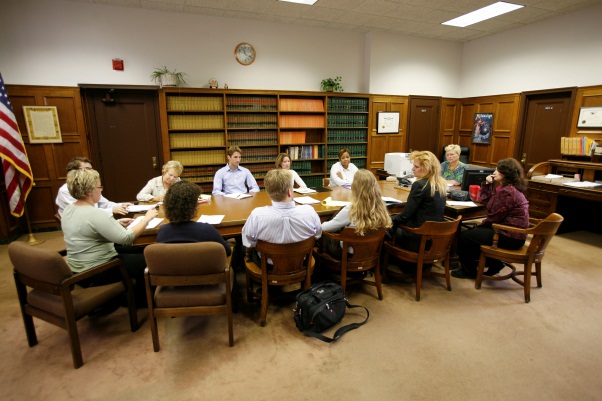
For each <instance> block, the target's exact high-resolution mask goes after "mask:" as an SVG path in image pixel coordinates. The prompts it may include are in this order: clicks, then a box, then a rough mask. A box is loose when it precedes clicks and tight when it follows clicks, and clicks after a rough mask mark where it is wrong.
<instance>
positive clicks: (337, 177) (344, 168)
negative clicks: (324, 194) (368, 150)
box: [329, 148, 357, 188]
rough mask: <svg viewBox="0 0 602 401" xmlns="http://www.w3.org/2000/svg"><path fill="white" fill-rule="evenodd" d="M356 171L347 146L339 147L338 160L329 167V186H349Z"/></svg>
mask: <svg viewBox="0 0 602 401" xmlns="http://www.w3.org/2000/svg"><path fill="white" fill-rule="evenodd" d="M356 172H357V167H356V166H355V164H353V163H351V151H350V150H349V149H347V148H341V149H339V161H338V162H336V163H335V164H333V165H332V167H331V168H330V184H329V186H331V187H345V188H351V183H352V182H353V176H354V175H355V173H356Z"/></svg>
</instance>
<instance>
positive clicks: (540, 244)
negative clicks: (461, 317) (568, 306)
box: [475, 213, 564, 303]
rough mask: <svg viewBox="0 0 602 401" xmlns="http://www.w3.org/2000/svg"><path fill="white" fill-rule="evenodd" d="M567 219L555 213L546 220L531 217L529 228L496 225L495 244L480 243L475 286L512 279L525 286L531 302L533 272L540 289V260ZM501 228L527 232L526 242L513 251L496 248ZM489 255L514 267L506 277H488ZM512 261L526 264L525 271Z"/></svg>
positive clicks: (494, 225)
mask: <svg viewBox="0 0 602 401" xmlns="http://www.w3.org/2000/svg"><path fill="white" fill-rule="evenodd" d="M563 220H564V218H563V217H562V216H561V215H559V214H557V213H552V214H550V215H549V216H548V217H546V218H545V219H534V218H531V219H529V222H530V227H529V228H517V227H511V226H505V225H502V224H493V229H494V230H495V234H494V236H493V244H492V245H481V256H480V258H479V265H478V267H477V278H476V281H475V288H476V289H477V290H480V289H481V283H482V282H483V279H485V280H494V281H500V280H508V279H511V280H513V281H514V282H516V283H518V284H520V285H521V286H523V287H524V293H525V302H527V303H528V302H530V301H531V275H532V274H535V278H536V280H537V287H539V288H541V286H542V284H541V261H542V259H543V257H544V255H545V252H546V247H547V246H548V244H549V243H550V241H551V239H552V237H554V235H555V234H556V231H558V227H560V224H561V223H562V222H563ZM499 230H507V231H514V232H520V233H525V234H527V236H528V237H527V242H526V243H525V245H523V247H522V248H520V249H516V250H511V249H502V248H498V247H497V243H498V239H499V233H498V232H499ZM487 258H493V259H498V260H501V261H502V262H505V263H504V264H505V265H506V266H508V267H510V269H511V270H512V271H511V272H510V273H509V274H506V275H504V276H486V275H483V270H484V268H485V261H486V259H487ZM512 263H520V264H523V265H524V269H523V271H516V267H514V265H512ZM533 264H535V271H534V272H533V271H531V268H532V266H533ZM521 275H522V276H524V280H521V279H519V278H518V277H517V276H521Z"/></svg>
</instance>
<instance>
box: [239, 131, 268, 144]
mask: <svg viewBox="0 0 602 401" xmlns="http://www.w3.org/2000/svg"><path fill="white" fill-rule="evenodd" d="M277 141H278V132H277V131H231V132H229V133H228V142H229V143H230V145H236V146H244V145H254V144H266V145H268V144H269V145H272V144H275V143H276V142H277Z"/></svg>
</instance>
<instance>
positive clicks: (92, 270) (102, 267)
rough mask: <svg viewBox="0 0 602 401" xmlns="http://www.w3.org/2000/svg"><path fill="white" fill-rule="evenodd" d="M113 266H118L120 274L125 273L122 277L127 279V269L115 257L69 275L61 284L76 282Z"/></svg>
mask: <svg viewBox="0 0 602 401" xmlns="http://www.w3.org/2000/svg"><path fill="white" fill-rule="evenodd" d="M115 267H120V269H119V270H121V273H122V275H124V274H125V277H124V278H127V279H129V275H128V273H127V270H125V267H123V265H122V263H121V260H120V259H118V258H115V259H112V260H110V261H108V262H107V263H103V264H101V265H98V266H94V267H92V268H90V269H88V270H86V271H84V272H81V273H77V274H74V275H73V276H71V277H69V278H68V279H67V280H65V281H63V285H74V284H77V283H79V282H80V281H82V280H84V279H87V278H90V277H92V276H95V275H97V274H99V273H102V272H104V271H107V270H109V269H113V268H115Z"/></svg>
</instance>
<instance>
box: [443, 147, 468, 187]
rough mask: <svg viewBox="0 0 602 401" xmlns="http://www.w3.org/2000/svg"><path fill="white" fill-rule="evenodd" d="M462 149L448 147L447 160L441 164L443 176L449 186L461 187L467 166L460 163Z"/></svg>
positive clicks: (446, 150) (446, 151)
mask: <svg viewBox="0 0 602 401" xmlns="http://www.w3.org/2000/svg"><path fill="white" fill-rule="evenodd" d="M460 153H462V149H461V148H460V145H447V146H446V147H445V158H446V160H445V161H444V162H443V163H441V174H442V176H443V178H445V179H446V180H447V182H448V183H449V184H452V185H461V184H462V177H463V176H464V169H465V168H466V164H464V163H462V162H461V161H460Z"/></svg>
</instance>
